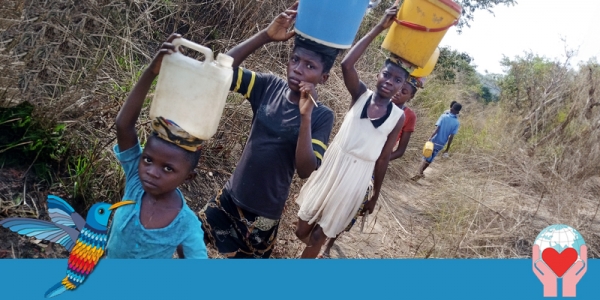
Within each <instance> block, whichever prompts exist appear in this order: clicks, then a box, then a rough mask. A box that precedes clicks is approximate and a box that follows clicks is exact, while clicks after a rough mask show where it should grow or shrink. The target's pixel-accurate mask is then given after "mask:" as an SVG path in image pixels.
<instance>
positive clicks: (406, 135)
mask: <svg viewBox="0 0 600 300" xmlns="http://www.w3.org/2000/svg"><path fill="white" fill-rule="evenodd" d="M423 82H424V80H423V78H418V77H413V76H409V77H408V79H407V80H406V82H404V85H403V86H402V89H400V91H399V92H398V93H396V94H395V95H394V97H392V102H393V103H394V104H395V105H396V106H397V107H398V108H400V109H402V110H403V111H404V118H405V120H404V125H403V126H402V129H401V130H400V133H399V134H398V138H397V139H396V146H395V148H396V150H394V151H393V152H392V154H391V156H390V161H392V160H395V159H398V158H400V157H402V155H404V152H405V151H406V147H407V146H408V142H409V141H410V137H411V135H412V133H413V132H414V131H415V125H416V123H417V115H416V114H415V113H414V112H413V111H412V110H411V109H410V108H409V107H408V106H406V103H408V102H409V101H410V100H412V98H414V97H415V94H416V93H417V89H418V88H423ZM372 191H373V179H371V184H370V185H369V188H368V189H367V191H366V193H365V197H364V200H363V203H362V205H361V207H360V208H359V210H358V211H357V213H356V215H355V216H354V218H353V219H352V221H351V222H350V224H348V226H347V227H346V229H345V230H344V231H350V230H351V229H352V226H354V223H356V221H357V220H358V218H359V216H360V214H361V213H362V212H361V210H362V209H363V207H364V205H365V204H367V202H368V201H369V200H370V199H371V192H372ZM340 235H341V233H340V234H338V236H336V237H335V238H329V239H328V240H327V243H326V244H325V250H323V253H322V254H321V255H319V258H329V257H330V251H331V247H333V245H334V244H335V241H336V240H337V238H339V236H340Z"/></svg>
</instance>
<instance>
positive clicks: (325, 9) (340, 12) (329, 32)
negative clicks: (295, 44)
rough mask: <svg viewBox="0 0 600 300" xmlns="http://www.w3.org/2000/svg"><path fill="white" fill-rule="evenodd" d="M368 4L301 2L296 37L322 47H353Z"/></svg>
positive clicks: (365, 0) (361, 0)
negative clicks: (311, 41)
mask: <svg viewBox="0 0 600 300" xmlns="http://www.w3.org/2000/svg"><path fill="white" fill-rule="evenodd" d="M368 5H369V0H302V1H300V4H299V6H298V15H297V16H296V26H295V28H294V30H295V31H296V34H300V35H301V36H303V37H305V38H308V39H311V40H313V41H315V42H317V43H320V44H323V45H325V46H329V47H333V48H338V49H348V48H350V47H352V43H353V42H354V38H355V37H356V33H357V32H358V28H359V27H360V23H361V22H362V20H363V17H364V16H365V13H366V11H367V7H368Z"/></svg>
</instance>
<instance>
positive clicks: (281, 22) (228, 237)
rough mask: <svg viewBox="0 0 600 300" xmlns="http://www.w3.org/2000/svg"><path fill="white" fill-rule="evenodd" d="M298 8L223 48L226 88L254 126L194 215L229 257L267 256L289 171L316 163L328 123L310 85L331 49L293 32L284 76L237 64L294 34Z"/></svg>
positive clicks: (328, 61)
mask: <svg viewBox="0 0 600 300" xmlns="http://www.w3.org/2000/svg"><path fill="white" fill-rule="evenodd" d="M297 7H298V3H296V4H294V5H293V6H292V7H290V8H289V9H287V10H286V11H285V12H283V13H281V14H280V15H278V16H277V17H276V18H275V19H274V20H273V22H271V24H270V25H269V26H268V27H267V28H266V29H264V30H261V31H260V32H258V33H257V34H256V35H254V36H253V37H251V38H249V39H248V40H246V41H244V42H243V43H241V44H239V45H237V46H235V47H234V48H233V49H231V50H230V51H229V52H227V54H228V55H229V56H231V57H233V58H234V63H233V71H234V74H233V82H232V85H231V90H232V91H233V92H237V93H239V94H242V95H243V96H244V97H245V98H246V99H248V102H250V106H251V107H252V112H253V118H252V127H251V129H250V135H249V136H248V141H247V142H246V146H245V147H244V151H243V152H242V157H241V158H240V160H239V162H238V164H237V166H236V168H235V171H234V172H233V174H232V176H231V178H230V179H229V181H228V182H227V183H226V185H225V187H224V188H223V189H222V190H221V191H219V192H218V194H217V195H216V196H215V197H214V198H213V199H212V200H210V201H209V202H208V204H207V205H206V206H205V207H204V208H203V209H202V211H200V213H199V217H200V218H201V220H202V223H203V228H204V231H205V234H206V237H207V242H209V243H211V244H213V245H214V246H215V247H216V248H217V250H218V251H219V253H221V254H222V255H224V256H225V257H227V258H269V257H270V255H271V253H272V251H273V245H275V241H276V239H277V232H278V228H279V224H280V219H281V215H282V213H283V208H284V206H285V203H286V200H287V198H288V196H289V191H290V185H291V183H292V178H293V176H294V173H296V172H297V174H298V176H299V177H300V178H308V177H309V176H310V174H311V173H312V172H313V171H314V170H316V169H317V168H318V167H319V165H320V164H321V158H322V155H323V153H324V152H325V149H326V148H327V143H328V141H329V135H330V133H331V129H332V128H333V120H334V115H333V111H332V110H331V109H329V108H328V107H326V106H325V105H323V104H322V103H320V102H318V95H317V93H316V86H317V85H318V84H322V83H325V81H326V80H327V79H328V77H329V70H330V69H331V67H332V66H333V63H334V62H335V59H336V57H337V55H338V53H339V51H338V50H337V49H334V48H330V47H326V46H322V45H319V44H317V43H314V42H311V41H310V40H306V39H303V38H301V37H300V36H296V38H295V41H294V47H293V49H292V51H291V53H290V55H289V60H288V62H287V78H280V77H278V76H275V75H273V74H268V73H258V72H253V71H250V70H248V69H245V68H241V67H240V65H241V64H242V62H243V61H244V60H245V59H246V57H248V55H250V54H251V53H252V52H254V51H256V50H257V49H258V48H260V47H262V46H263V45H265V44H267V43H270V42H276V41H286V40H288V39H290V38H292V37H293V36H294V32H289V29H290V28H291V27H292V25H293V23H294V20H295V19H296V15H297V11H296V9H297ZM311 97H312V99H311ZM313 99H314V100H315V101H317V104H318V106H315V105H314V104H313V101H312V100H313Z"/></svg>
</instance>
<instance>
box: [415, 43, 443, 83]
mask: <svg viewBox="0 0 600 300" xmlns="http://www.w3.org/2000/svg"><path fill="white" fill-rule="evenodd" d="M439 58H440V48H435V51H434V52H433V55H432V56H431V57H430V58H429V60H428V61H427V64H426V65H425V67H423V68H417V69H416V70H414V71H412V73H410V75H411V76H414V77H427V76H429V74H431V72H433V68H434V67H435V65H436V64H437V61H438V59H439Z"/></svg>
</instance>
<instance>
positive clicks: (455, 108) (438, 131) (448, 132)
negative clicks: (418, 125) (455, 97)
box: [412, 102, 462, 180]
mask: <svg viewBox="0 0 600 300" xmlns="http://www.w3.org/2000/svg"><path fill="white" fill-rule="evenodd" d="M461 109H462V105H461V104H460V103H458V102H456V103H454V104H453V105H452V108H450V112H449V113H443V114H442V115H441V116H440V118H439V119H438V120H437V122H436V123H435V126H436V128H435V131H434V132H433V134H432V135H431V138H429V141H431V142H432V143H433V153H432V154H431V156H430V157H429V158H426V157H423V163H422V164H421V167H420V168H419V174H417V175H416V176H414V177H413V178H412V180H419V179H421V178H423V177H425V175H424V174H423V172H424V171H425V169H427V167H429V165H430V164H431V163H432V162H433V159H434V158H435V157H436V156H437V154H438V153H439V152H440V150H442V149H443V148H444V146H445V145H446V143H448V146H447V147H446V151H444V154H447V153H448V150H450V145H451V144H452V139H453V138H454V136H455V135H456V134H457V133H458V127H459V126H460V122H459V121H458V113H459V112H460V110H461Z"/></svg>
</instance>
